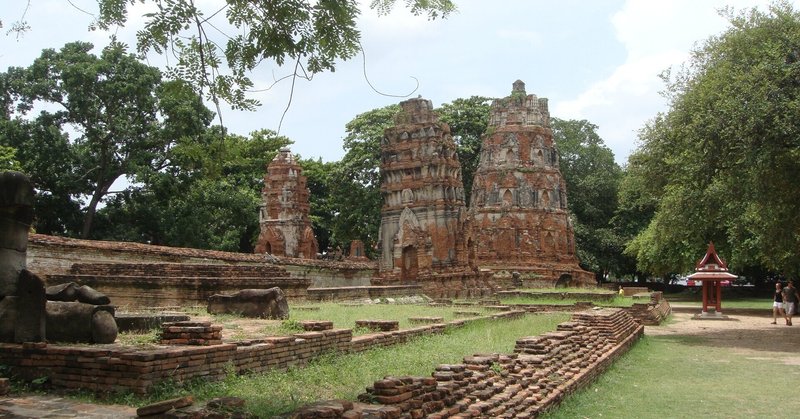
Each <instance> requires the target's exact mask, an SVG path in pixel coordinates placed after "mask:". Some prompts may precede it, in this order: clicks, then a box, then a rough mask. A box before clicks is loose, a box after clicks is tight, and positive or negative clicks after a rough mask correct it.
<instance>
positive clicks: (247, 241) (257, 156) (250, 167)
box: [95, 126, 291, 253]
mask: <svg viewBox="0 0 800 419" xmlns="http://www.w3.org/2000/svg"><path fill="white" fill-rule="evenodd" d="M290 143H291V141H289V139H287V138H286V137H283V136H279V135H277V134H276V133H275V132H274V131H270V130H259V131H254V132H252V133H250V135H249V136H240V135H231V134H227V135H226V134H225V133H224V130H223V129H221V128H220V127H218V126H217V127H213V128H212V129H211V130H209V132H208V133H206V135H204V136H202V137H200V138H199V139H197V141H191V142H190V141H186V142H183V143H180V144H178V145H176V147H175V148H174V149H173V151H172V161H171V165H170V166H169V167H167V168H165V169H163V170H161V171H158V172H153V173H151V174H150V175H148V176H146V177H142V178H141V183H138V184H137V185H135V186H134V187H132V188H130V189H129V190H127V191H125V193H122V194H117V195H116V196H115V198H114V199H113V200H112V201H111V202H109V204H108V205H106V207H105V208H103V209H102V210H101V211H100V212H99V220H98V221H99V222H98V224H99V225H98V231H97V232H96V234H95V237H96V238H103V239H112V240H128V241H139V242H145V243H152V244H164V245H170V246H182V247H193V248H200V249H216V250H226V251H239V252H248V253H249V252H252V251H253V247H254V241H255V239H256V238H257V236H258V233H259V225H258V207H259V205H260V204H261V189H262V187H263V185H264V183H263V177H264V174H265V171H266V167H267V165H268V164H269V162H270V161H271V160H272V158H273V157H275V154H276V153H277V152H278V150H279V149H281V148H283V147H286V146H287V145H289V144H290Z"/></svg>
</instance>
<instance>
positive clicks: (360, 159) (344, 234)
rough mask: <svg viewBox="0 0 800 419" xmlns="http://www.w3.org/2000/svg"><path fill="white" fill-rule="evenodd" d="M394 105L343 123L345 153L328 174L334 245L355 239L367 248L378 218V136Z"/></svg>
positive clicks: (375, 233)
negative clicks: (334, 168)
mask: <svg viewBox="0 0 800 419" xmlns="http://www.w3.org/2000/svg"><path fill="white" fill-rule="evenodd" d="M399 110H400V107H399V106H398V105H389V106H386V107H383V108H378V109H373V110H371V111H367V112H364V113H362V114H359V115H357V116H356V117H355V118H353V120H352V121H350V122H348V123H347V125H345V130H346V132H347V135H346V136H345V138H344V149H345V155H344V157H342V160H341V161H340V162H339V164H338V167H337V168H336V170H335V171H334V173H333V174H332V175H331V180H332V184H331V189H330V191H331V197H330V198H331V209H332V210H333V217H334V219H333V223H332V235H333V237H334V239H335V242H336V244H337V245H340V246H342V247H343V248H345V246H346V245H347V244H348V243H349V242H350V241H352V240H355V239H359V240H361V241H363V242H364V244H365V245H366V246H367V251H368V252H371V250H370V249H371V245H372V244H374V243H377V241H378V229H379V227H380V222H381V206H383V198H382V197H381V191H380V188H381V177H380V176H381V175H380V161H381V139H382V138H383V131H384V130H385V129H386V128H388V127H390V126H392V125H394V120H393V118H394V115H396V114H397V112H399Z"/></svg>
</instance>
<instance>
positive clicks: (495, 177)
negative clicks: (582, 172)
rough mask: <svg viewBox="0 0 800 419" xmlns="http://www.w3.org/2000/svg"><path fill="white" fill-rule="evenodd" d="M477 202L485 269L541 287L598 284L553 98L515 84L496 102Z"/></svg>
mask: <svg viewBox="0 0 800 419" xmlns="http://www.w3.org/2000/svg"><path fill="white" fill-rule="evenodd" d="M471 196H472V198H471V203H470V224H471V226H470V227H471V231H470V236H469V238H468V242H467V246H468V248H469V249H470V252H471V253H474V255H475V260H476V261H477V264H478V265H479V266H480V267H483V268H489V269H492V270H494V271H495V272H498V271H500V270H503V271H511V270H513V271H518V272H520V273H522V274H523V279H525V280H530V279H536V280H539V281H541V283H542V285H555V284H557V283H558V282H559V281H561V282H562V283H570V284H573V285H580V284H584V283H587V284H588V283H593V282H594V281H593V276H592V274H591V273H590V272H586V271H584V270H582V269H581V268H580V267H579V266H578V259H577V257H576V256H575V239H574V232H573V227H572V224H571V222H570V219H569V214H568V213H567V188H566V184H565V182H564V179H563V178H562V176H561V172H560V171H559V165H558V151H557V150H556V145H555V143H554V142H553V133H552V131H551V130H550V114H549V110H548V107H547V99H539V98H537V97H536V96H535V95H528V94H526V93H525V84H524V83H523V82H521V81H519V80H518V81H516V82H515V83H514V88H513V91H512V92H511V96H509V97H506V98H504V99H498V100H495V101H494V102H493V103H492V110H491V117H490V119H489V129H488V130H487V132H486V135H485V136H484V138H483V146H482V149H481V155H480V161H479V164H478V167H477V169H476V171H475V179H474V182H473V186H472V195H471Z"/></svg>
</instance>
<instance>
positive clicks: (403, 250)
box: [378, 98, 466, 281]
mask: <svg viewBox="0 0 800 419" xmlns="http://www.w3.org/2000/svg"><path fill="white" fill-rule="evenodd" d="M400 106H401V108H402V110H401V111H400V113H398V114H397V115H396V116H395V125H394V126H393V127H391V128H387V129H386V131H385V133H384V138H383V141H382V142H381V194H382V195H383V207H382V208H381V226H380V233H379V236H378V237H379V238H378V240H379V242H380V249H381V258H380V269H381V272H387V273H389V272H390V273H392V274H394V275H400V276H401V277H402V278H403V279H404V280H406V281H414V280H416V279H417V278H418V276H419V273H420V272H421V271H423V272H424V271H430V270H434V269H440V268H449V267H455V266H466V257H465V256H466V255H465V253H464V245H463V242H462V237H463V234H462V233H463V224H464V216H465V215H466V207H465V205H464V186H463V184H462V182H461V165H460V164H459V162H458V156H457V155H456V145H455V143H454V142H453V139H452V137H451V136H450V127H449V126H448V125H447V124H445V123H442V122H438V116H437V115H436V114H435V113H434V112H433V106H432V105H431V101H429V100H426V99H422V98H418V99H411V100H407V101H404V102H401V103H400Z"/></svg>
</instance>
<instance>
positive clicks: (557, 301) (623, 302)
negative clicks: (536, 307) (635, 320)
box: [500, 295, 647, 307]
mask: <svg viewBox="0 0 800 419" xmlns="http://www.w3.org/2000/svg"><path fill="white" fill-rule="evenodd" d="M586 300H587V299H586V298H564V299H561V298H538V297H534V298H530V297H504V298H500V302H501V303H502V304H554V305H573V304H575V303H577V302H585V301H586ZM640 302H647V301H646V300H641V301H640ZM592 303H593V304H594V305H596V306H603V307H630V306H632V305H633V303H634V300H633V298H631V297H621V296H619V295H615V296H614V298H613V299H612V300H611V301H597V300H595V301H592Z"/></svg>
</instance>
